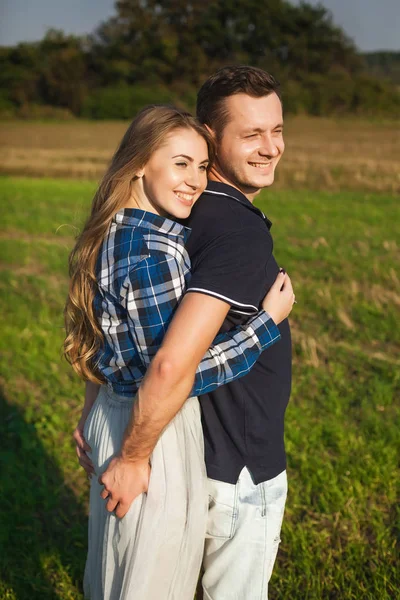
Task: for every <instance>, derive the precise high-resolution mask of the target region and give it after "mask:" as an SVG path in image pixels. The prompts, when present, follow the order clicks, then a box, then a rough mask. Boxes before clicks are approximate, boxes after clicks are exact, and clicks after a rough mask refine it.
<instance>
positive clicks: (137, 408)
mask: <svg viewBox="0 0 400 600" xmlns="http://www.w3.org/2000/svg"><path fill="white" fill-rule="evenodd" d="M286 281H287V287H285V284H283V295H284V296H285V295H287V296H290V297H292V296H293V290H292V289H291V285H290V280H289V278H287V279H286ZM280 285H281V282H280V281H279V282H278V286H280ZM228 310H229V305H228V304H226V302H224V301H222V300H219V299H218V298H215V297H212V296H207V295H204V294H199V293H190V294H187V295H186V296H185V297H184V298H183V300H182V302H181V304H180V306H179V309H178V310H177V312H176V315H175V316H174V319H173V320H172V323H171V325H170V326H169V328H168V331H167V333H166V335H165V337H164V341H163V343H162V346H161V348H160V350H159V351H158V352H157V354H156V356H155V357H154V359H153V361H152V362H151V364H150V367H149V369H148V371H147V373H146V375H145V377H144V379H143V382H142V384H141V386H140V388H139V392H138V397H137V400H136V402H135V403H134V407H133V411H132V415H131V419H130V422H129V424H128V427H127V429H126V431H125V435H124V440H123V443H122V448H121V451H120V455H119V456H118V457H116V458H114V459H113V460H112V461H111V462H110V465H109V466H108V468H107V470H106V471H105V473H104V474H103V475H102V477H101V479H100V481H101V482H102V483H103V484H104V486H105V489H104V491H103V492H102V497H103V498H107V497H108V502H107V510H109V511H113V510H115V511H116V515H117V516H118V517H123V516H124V515H125V514H126V512H127V511H128V509H129V506H130V505H131V503H132V501H133V500H134V499H135V498H136V497H137V496H138V495H139V494H141V493H142V492H144V491H146V490H147V486H148V478H149V468H148V462H149V458H150V455H151V452H152V451H153V448H154V446H155V444H156V442H157V440H158V438H159V436H160V434H161V432H162V431H163V429H164V428H165V427H166V426H167V425H168V423H169V422H170V421H171V420H172V419H173V417H174V416H175V415H176V413H177V412H178V410H179V409H180V408H181V407H182V405H183V403H184V402H185V400H186V398H187V397H188V396H189V395H190V390H191V389H192V386H193V381H194V377H195V372H196V368H197V366H198V364H199V362H200V361H201V359H202V357H203V356H204V354H205V353H206V351H207V349H208V348H209V347H210V344H211V342H212V340H213V339H214V338H215V336H216V334H217V332H218V331H219V329H220V327H221V325H222V323H223V321H224V319H225V317H226V315H227V313H228Z"/></svg>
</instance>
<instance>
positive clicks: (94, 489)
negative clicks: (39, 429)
mask: <svg viewBox="0 0 400 600" xmlns="http://www.w3.org/2000/svg"><path fill="white" fill-rule="evenodd" d="M132 405H133V401H132V399H127V398H124V397H122V396H118V395H117V394H115V393H113V392H110V391H109V390H108V388H107V386H102V387H101V389H100V392H99V395H98V398H97V399H96V402H95V403H94V404H93V408H92V410H91V412H90V414H89V416H88V419H87V421H86V423H85V431H84V435H85V438H86V440H87V442H88V444H89V445H90V447H91V449H92V453H91V458H92V461H93V464H94V467H95V471H96V475H95V476H93V477H92V478H91V490H90V516H89V540H88V541H89V549H88V558H87V562H86V570H85V579H84V591H85V597H86V598H90V600H193V596H194V592H195V588H196V583H197V579H198V575H199V570H200V566H201V560H202V556H203V546H204V536H205V530H206V524H207V495H206V484H207V478H206V472H205V465H204V446H203V432H202V429H201V420H200V407H199V403H198V400H197V398H189V399H188V400H187V401H186V402H185V404H184V405H183V407H182V408H181V410H180V411H179V412H178V414H177V415H176V416H175V418H174V419H173V420H172V421H171V422H170V423H169V425H168V426H167V427H166V428H165V430H164V431H163V433H162V435H161V437H160V439H159V440H158V442H157V445H156V447H155V448H154V451H153V454H152V459H151V475H150V483H149V489H148V492H147V494H141V495H140V496H138V497H137V498H136V500H135V501H134V502H133V503H132V505H131V507H130V508H129V510H128V512H127V513H126V515H125V516H124V517H123V518H122V519H118V518H117V517H116V516H115V514H114V513H109V512H108V511H107V510H106V502H105V500H103V499H102V498H101V497H100V492H101V490H102V489H103V486H101V485H100V484H99V482H98V480H97V478H98V476H99V475H100V474H101V473H103V472H104V470H105V469H106V467H107V465H108V463H109V462H110V460H111V458H112V457H113V456H115V454H116V452H118V451H119V449H120V447H121V443H122V438H123V435H124V432H125V429H126V426H127V424H128V422H129V419H130V415H131V412H132Z"/></svg>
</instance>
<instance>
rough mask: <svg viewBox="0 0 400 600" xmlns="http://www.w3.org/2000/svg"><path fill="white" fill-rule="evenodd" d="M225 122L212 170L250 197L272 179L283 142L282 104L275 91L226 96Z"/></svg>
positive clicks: (281, 152)
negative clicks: (255, 95) (226, 120)
mask: <svg viewBox="0 0 400 600" xmlns="http://www.w3.org/2000/svg"><path fill="white" fill-rule="evenodd" d="M225 103H226V104H225V107H226V109H227V110H228V113H229V117H228V122H227V124H226V126H225V128H224V130H223V131H222V134H221V138H220V140H219V141H218V148H217V158H216V162H215V169H214V173H216V174H217V173H218V174H219V175H222V178H223V179H224V180H225V181H226V182H227V183H230V184H231V185H233V186H234V187H236V188H238V189H239V190H240V191H241V192H243V193H244V194H245V195H246V196H248V197H249V199H252V197H253V196H254V195H255V194H257V192H258V191H259V190H260V189H261V188H264V187H267V186H269V185H271V184H272V183H273V181H274V173H275V168H276V165H277V164H278V162H279V160H280V158H281V156H282V154H283V151H284V149H285V144H284V141H283V115H282V104H281V101H280V100H279V98H278V96H277V95H276V94H275V93H272V94H269V95H268V96H262V97H261V98H253V97H251V96H247V95H246V94H235V95H234V96H229V97H228V98H226V99H225Z"/></svg>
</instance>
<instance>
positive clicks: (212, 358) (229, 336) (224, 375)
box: [191, 310, 281, 396]
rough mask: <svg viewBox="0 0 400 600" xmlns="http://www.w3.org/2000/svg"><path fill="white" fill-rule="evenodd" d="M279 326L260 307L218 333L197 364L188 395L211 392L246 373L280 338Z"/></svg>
mask: <svg viewBox="0 0 400 600" xmlns="http://www.w3.org/2000/svg"><path fill="white" fill-rule="evenodd" d="M280 338H281V334H280V332H279V329H278V327H277V326H276V325H275V323H274V321H273V319H271V317H270V316H269V314H268V313H266V312H264V311H263V310H262V311H260V312H259V313H257V315H255V316H253V317H251V318H250V319H249V320H248V321H246V323H244V324H243V325H240V326H238V327H235V328H234V329H231V330H230V331H227V332H225V333H220V334H219V335H217V337H216V338H215V340H214V342H213V345H212V346H210V348H209V349H208V350H207V352H206V354H205V355H204V357H203V359H202V360H201V362H200V364H199V366H198V367H197V371H196V376H195V380H194V386H193V388H192V392H191V395H192V396H199V395H201V394H205V393H208V392H212V391H213V390H215V389H216V388H217V387H219V386H220V385H224V384H226V383H229V382H230V381H233V380H234V379H238V378H239V377H243V375H246V374H247V373H248V372H249V371H250V369H251V368H252V366H253V365H254V363H255V362H256V360H257V359H258V357H259V356H260V354H261V352H262V351H263V350H265V349H266V348H268V347H269V346H272V344H275V342H277V341H278V340H280Z"/></svg>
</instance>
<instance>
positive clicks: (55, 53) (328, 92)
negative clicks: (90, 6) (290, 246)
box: [0, 0, 400, 119]
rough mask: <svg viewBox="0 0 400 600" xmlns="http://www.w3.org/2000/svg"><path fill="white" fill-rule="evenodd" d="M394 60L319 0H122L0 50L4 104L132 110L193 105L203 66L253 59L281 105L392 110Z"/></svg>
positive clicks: (99, 114)
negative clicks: (100, 17) (83, 26)
mask: <svg viewBox="0 0 400 600" xmlns="http://www.w3.org/2000/svg"><path fill="white" fill-rule="evenodd" d="M389 62H390V58H388V56H387V53H385V55H384V56H379V57H377V56H375V57H369V58H368V57H367V58H366V57H364V56H363V55H361V54H360V53H359V52H358V51H357V49H356V47H355V45H354V43H353V42H352V41H351V40H350V39H349V38H348V37H347V36H346V35H345V33H344V32H343V31H342V30H341V29H340V28H339V27H337V26H336V25H335V24H334V23H333V21H332V18H331V16H330V13H329V12H328V11H327V10H326V9H325V8H324V7H322V6H321V5H319V6H316V7H315V6H311V5H309V4H307V3H301V4H300V5H296V6H294V5H292V4H290V2H288V1H286V0H268V1H266V0H217V1H213V2H204V0H191V1H190V2H184V1H183V0H165V1H163V2H160V1H156V0H119V1H117V2H116V3H115V16H113V17H111V18H110V19H108V20H107V21H105V22H103V23H102V24H101V25H100V26H99V27H98V28H97V29H96V30H95V31H94V32H93V33H92V34H90V35H88V36H82V37H78V36H73V35H66V34H64V33H63V32H62V31H60V30H54V29H52V30H49V31H48V32H47V34H46V35H45V37H44V38H43V39H42V40H41V41H39V42H35V43H21V44H18V45H16V46H13V47H2V48H0V89H1V91H0V114H2V115H3V116H4V115H10V116H11V115H16V116H21V117H24V116H25V117H35V116H39V117H46V116H56V117H58V118H62V117H63V116H65V117H68V116H70V115H75V116H82V117H87V118H97V119H107V118H110V119H112V118H130V117H132V115H133V114H134V113H135V112H136V111H137V110H138V109H140V108H141V107H142V106H143V105H144V104H147V103H149V102H157V103H160V102H173V103H175V104H178V105H180V106H183V107H186V108H188V109H190V110H193V108H194V105H195V99H196V90H197V89H198V87H199V86H200V85H201V83H202V82H203V81H204V80H205V79H206V78H207V76H208V75H209V74H210V73H212V72H213V71H215V70H216V69H218V68H219V67H221V66H224V65H227V64H251V65H254V66H259V67H261V68H264V69H266V70H267V71H269V72H271V73H272V74H273V75H274V76H275V77H276V78H277V79H279V80H280V82H281V83H282V88H283V98H284V106H285V110H286V111H287V112H291V113H309V114H313V115H332V114H335V115H337V114H346V113H356V114H361V115H382V116H387V117H392V116H398V115H399V112H400V111H399V108H400V95H399V90H398V86H397V87H396V85H395V83H394V82H392V81H390V80H389V79H387V78H386V77H385V75H387V70H388V68H387V64H388V63H389ZM393 64H395V63H393ZM385 68H386V71H385ZM396 68H398V63H396ZM382 75H383V76H382ZM397 82H398V80H397Z"/></svg>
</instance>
